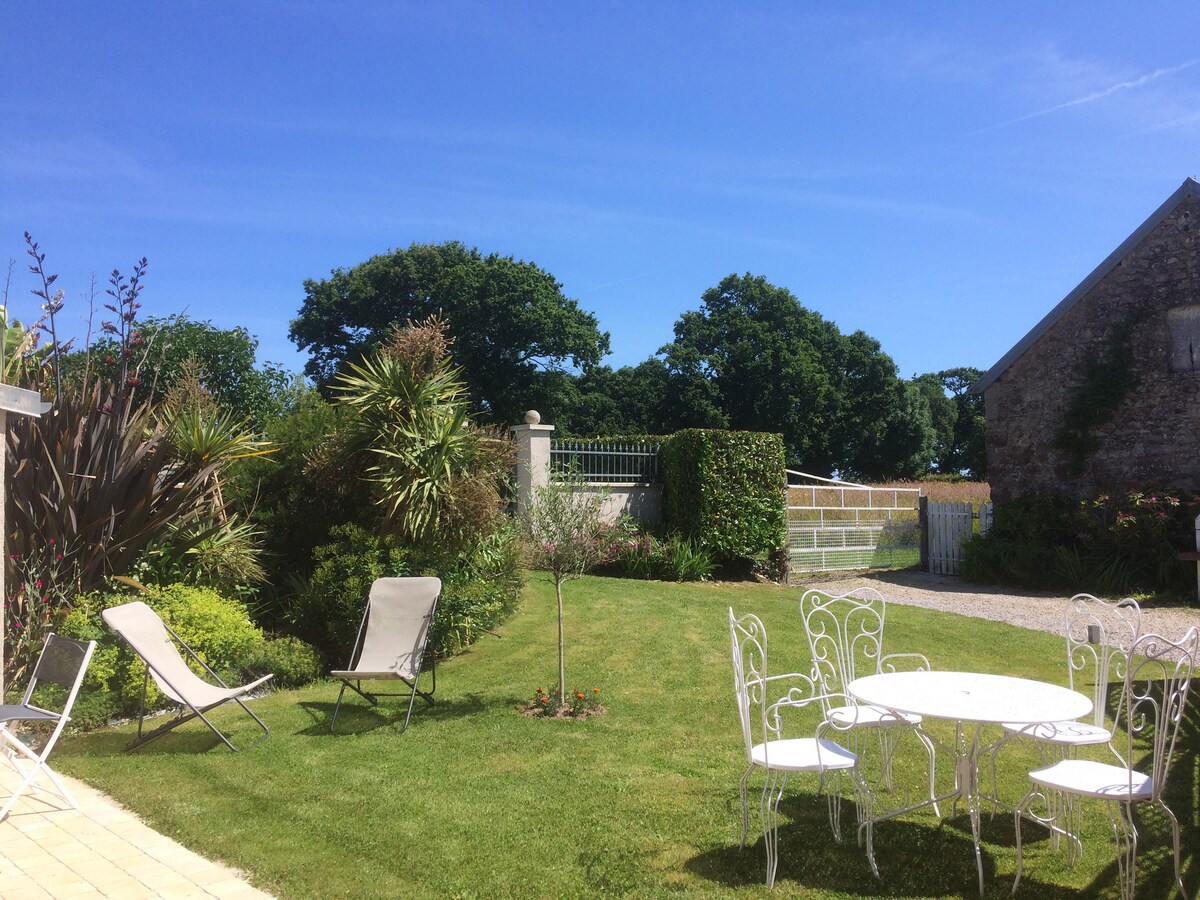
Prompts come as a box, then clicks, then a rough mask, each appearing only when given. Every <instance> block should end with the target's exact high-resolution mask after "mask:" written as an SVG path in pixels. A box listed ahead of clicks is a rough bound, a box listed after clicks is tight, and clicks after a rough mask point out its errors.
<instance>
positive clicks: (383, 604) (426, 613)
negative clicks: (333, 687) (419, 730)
mask: <svg viewBox="0 0 1200 900" xmlns="http://www.w3.org/2000/svg"><path fill="white" fill-rule="evenodd" d="M441 592H442V582H441V579H439V578H379V579H376V581H375V583H374V584H372V585H371V595H370V597H369V598H368V599H367V608H366V610H365V611H364V612H363V618H362V623H361V624H360V625H359V626H358V637H357V638H356V639H355V641H354V652H353V653H352V654H351V656H350V665H349V668H347V669H345V670H342V671H337V672H331V673H330V674H331V675H333V677H334V678H340V679H341V680H342V689H341V690H340V691H338V698H337V705H336V706H335V707H334V708H333V718H332V719H331V720H330V722H329V730H330V731H333V726H334V723H335V722H337V717H338V711H339V710H340V709H341V708H342V697H343V695H344V694H345V693H346V688H350V690H352V691H355V692H356V693H358V694H360V695H361V696H363V697H364V698H366V700H367V701H368V702H370V704H371V705H372V706H375V705H377V703H378V698H379V697H408V714H407V715H406V716H405V717H404V727H403V728H401V729H400V733H401V734H403V733H404V730H405V729H406V728H408V722H409V720H410V719H411V718H412V714H413V704H415V703H416V702H417V697H418V696H420V698H421V699H422V700H424V701H425V702H426V703H428V704H429V705H430V706H432V705H433V692H434V691H436V690H437V664H436V662H435V663H434V665H433V666H431V667H430V668H431V669H432V670H433V671H432V678H433V683H432V686H431V687H430V688H429V691H428V693H427V692H425V691H422V690H421V689H420V688H418V687H417V682H418V681H419V680H420V677H421V663H422V662H423V661H424V659H425V645H426V644H427V643H428V641H429V625H430V623H431V622H432V621H433V613H434V610H435V609H437V601H438V595H440V594H441ZM431 658H432V657H431ZM396 679H399V680H400V681H402V682H404V683H405V684H406V685H407V686H408V688H409V693H396V694H383V693H379V692H372V691H367V690H363V687H362V682H364V681H390V680H396ZM352 682H353V683H352Z"/></svg>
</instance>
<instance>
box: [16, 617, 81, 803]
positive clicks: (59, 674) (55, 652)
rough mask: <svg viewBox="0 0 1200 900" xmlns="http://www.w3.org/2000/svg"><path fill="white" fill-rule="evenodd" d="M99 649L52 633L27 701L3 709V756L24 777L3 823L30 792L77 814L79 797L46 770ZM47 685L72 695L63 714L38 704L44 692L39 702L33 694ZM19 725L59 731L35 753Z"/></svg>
mask: <svg viewBox="0 0 1200 900" xmlns="http://www.w3.org/2000/svg"><path fill="white" fill-rule="evenodd" d="M95 649H96V642H95V641H88V642H87V643H80V642H79V641H72V640H69V639H67V638H64V637H59V636H58V635H57V634H53V633H51V634H50V635H49V636H47V638H46V643H45V645H44V646H43V647H42V652H41V655H40V656H39V657H38V661H37V665H36V666H34V669H33V677H32V678H30V679H29V684H28V686H27V687H26V688H25V696H24V697H22V699H21V702H20V703H19V704H15V705H8V706H0V741H3V748H4V756H5V758H6V759H8V761H9V763H10V764H11V765H12V767H13V768H14V769H16V770H17V774H18V775H20V776H21V781H20V783H19V784H18V785H17V788H16V790H14V791H13V793H12V796H11V797H9V798H8V801H7V802H6V803H5V804H4V807H3V809H0V821H3V820H4V819H5V817H7V816H8V814H9V811H10V810H12V807H13V804H14V803H16V802H17V798H18V797H20V796H21V795H22V794H23V793H25V791H26V790H35V791H41V792H43V793H47V794H52V795H54V796H57V797H60V798H61V799H63V800H65V801H66V802H67V803H68V804H70V806H71V808H72V809H78V808H79V804H78V803H76V802H75V798H74V797H72V796H71V792H70V791H69V790H67V786H66V785H65V784H63V782H62V779H61V778H59V777H58V775H57V774H55V772H54V770H53V769H51V768H50V767H49V766H48V765H46V757H48V756H49V755H50V751H51V750H53V749H54V745H55V744H56V743H58V737H59V735H60V734H62V730H63V728H64V727H65V726H66V724H67V722H68V720H69V718H70V714H71V707H72V706H74V705H75V698H76V696H78V694H79V686H80V685H81V684H82V683H83V676H84V674H85V673H86V672H87V667H88V663H89V662H91V659H92V651H94V650H95ZM43 682H44V683H47V684H55V685H58V686H59V687H60V688H64V689H66V691H67V696H66V700H65V701H64V702H63V703H62V708H61V709H59V710H57V711H55V710H52V709H47V708H46V707H43V706H40V705H38V703H37V702H35V701H37V700H38V699H39V698H40V697H41V693H38V696H37V697H35V696H34V695H35V693H37V691H38V686H39V685H40V684H42V683H43ZM42 693H44V691H43V692H42ZM43 702H44V701H43ZM56 705H57V704H56ZM14 722H47V723H53V724H54V727H53V729H52V730H51V732H50V735H49V737H47V738H46V739H45V740H44V741H43V742H42V744H41V746H40V747H38V748H36V749H35V748H34V747H33V746H32V743H33V742H32V741H30V740H29V739H28V738H26V739H25V740H22V737H23V736H24V735H22V736H21V737H19V736H18V735H17V734H15V733H14V732H13V730H12V729H11V728H10V727H9V726H10V725H12V724H13V723H14ZM40 775H45V776H46V777H47V778H48V779H49V780H50V782H51V783H52V784H53V785H54V787H55V788H57V790H52V789H51V788H48V787H45V786H44V785H41V784H39V783H38V776H40Z"/></svg>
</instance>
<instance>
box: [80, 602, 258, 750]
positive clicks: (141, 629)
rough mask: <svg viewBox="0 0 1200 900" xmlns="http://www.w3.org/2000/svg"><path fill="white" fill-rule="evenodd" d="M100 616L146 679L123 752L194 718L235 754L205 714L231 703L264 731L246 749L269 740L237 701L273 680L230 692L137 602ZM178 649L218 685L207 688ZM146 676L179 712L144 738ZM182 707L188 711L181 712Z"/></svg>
mask: <svg viewBox="0 0 1200 900" xmlns="http://www.w3.org/2000/svg"><path fill="white" fill-rule="evenodd" d="M100 617H101V618H102V619H103V620H104V624H105V625H107V626H108V627H109V628H111V629H112V630H113V631H115V632H116V633H117V634H119V635H120V636H121V637H122V638H124V639H125V642H126V643H127V644H129V646H130V647H132V648H133V650H134V652H135V653H137V655H138V656H140V657H141V658H142V660H143V661H144V662H145V663H146V676H145V679H144V680H143V681H142V708H141V713H140V715H139V716H138V736H137V738H136V739H135V740H134V741H133V742H132V743H131V744H130V745H129V746H128V747H126V748H125V749H126V750H132V749H133V748H134V747H140V746H141V745H142V744H145V743H147V742H149V741H152V740H154V739H155V738H156V737H160V736H161V735H163V734H166V733H167V732H168V731H170V730H171V729H172V728H175V727H176V726H179V725H182V724H183V723H184V722H189V721H191V720H192V719H195V718H197V717H199V718H200V720H201V721H202V722H204V724H205V725H207V726H208V727H209V728H210V729H211V730H212V732H213V734H215V735H216V736H217V737H219V738H220V739H221V740H222V741H224V742H225V746H227V747H228V748H229V749H230V750H233V751H234V752H237V747H235V746H233V744H232V743H231V742H230V740H229V738H227V737H226V736H225V735H224V734H222V733H221V731H220V729H218V728H217V727H216V726H215V725H213V723H212V722H210V721H209V720H208V718H207V717H206V716H205V715H204V714H205V713H206V712H208V711H209V710H211V709H214V708H216V707H218V706H220V705H221V704H222V703H228V702H229V701H230V700H232V701H233V702H235V703H236V704H237V705H238V706H240V707H241V708H242V709H244V710H245V711H246V713H247V715H249V716H250V718H252V719H253V720H254V721H255V722H257V723H258V724H259V727H260V728H262V730H263V736H262V737H260V738H259V739H258V740H257V741H255V742H254V744H252V745H251V746H257V745H258V744H261V743H262V742H263V741H265V740H266V739H267V737H268V735H270V733H271V731H270V729H268V728H267V726H266V725H265V724H264V723H263V720H262V719H260V718H259V717H258V716H256V715H255V714H254V713H253V712H251V711H250V707H248V706H246V704H245V703H243V702H242V698H243V697H245V696H246V695H247V694H249V693H251V692H252V691H254V690H255V689H256V688H258V687H261V686H262V685H263V684H266V683H267V682H268V681H270V680H271V679H272V678H274V677H275V676H274V675H264V676H263V677H262V678H260V679H258V680H257V681H254V682H251V683H250V684H245V685H242V686H241V687H232V688H231V687H229V686H228V685H226V684H225V682H223V681H222V680H221V679H220V678H219V677H218V676H217V673H216V672H214V671H213V670H212V669H210V668H209V667H208V664H207V663H205V662H204V660H202V659H201V658H200V657H199V656H197V655H196V654H195V653H194V652H193V651H192V648H191V647H189V646H188V645H187V644H185V643H184V642H183V640H182V639H181V638H180V637H179V635H177V634H176V633H175V632H174V631H172V630H171V628H170V626H168V625H167V624H166V623H165V622H164V621H163V620H162V619H160V618H159V617H158V613H156V612H155V611H154V610H152V609H151V608H150V607H149V606H147V605H146V604H145V603H142V602H141V601H135V602H133V603H126V604H124V605H123V606H114V607H112V608H111V609H106V610H104V612H102V613H101V614H100ZM176 644H178V646H176ZM180 647H182V648H183V649H184V650H186V651H187V653H188V655H189V656H190V657H191V658H192V659H194V660H195V661H196V662H198V663H199V664H200V665H201V666H203V668H204V670H205V671H206V672H207V673H208V674H209V675H210V676H212V678H213V680H214V681H216V682H217V683H216V684H215V685H214V684H209V683H208V682H207V681H205V680H204V679H203V678H201V677H200V676H199V675H197V674H196V673H195V672H193V671H192V670H191V668H190V667H189V666H188V664H187V662H186V661H185V660H184V658H183V657H182V656H181V655H180V653H179V648H180ZM151 675H153V676H154V681H155V683H156V684H157V685H158V689H159V690H160V691H162V692H163V693H164V694H166V695H167V696H168V697H170V698H171V699H172V700H174V701H175V702H176V703H178V704H179V707H180V708H179V715H178V716H176V717H175V718H174V719H172V720H171V721H170V722H167V723H166V724H165V725H160V726H159V727H158V728H155V729H154V730H153V731H151V732H148V733H147V734H145V735H143V734H142V723H143V722H144V721H145V719H146V687H147V684H148V681H149V678H150V676H151ZM184 707H186V708H187V709H189V710H191V712H190V713H185V712H184Z"/></svg>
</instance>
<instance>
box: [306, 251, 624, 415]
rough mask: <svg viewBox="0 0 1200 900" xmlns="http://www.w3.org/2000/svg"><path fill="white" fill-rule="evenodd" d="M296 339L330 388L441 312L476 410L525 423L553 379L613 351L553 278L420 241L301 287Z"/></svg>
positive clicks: (309, 367) (312, 370)
mask: <svg viewBox="0 0 1200 900" xmlns="http://www.w3.org/2000/svg"><path fill="white" fill-rule="evenodd" d="M304 293H305V297H304V303H303V306H302V307H301V309H300V314H299V315H298V316H297V317H296V319H295V320H293V322H292V324H291V329H290V332H289V334H290V337H291V339H292V340H293V341H294V342H295V343H296V345H297V346H299V347H300V349H302V350H307V351H309V353H310V354H311V359H310V360H309V362H308V363H307V364H306V366H305V372H306V373H307V374H308V375H310V376H311V377H313V378H314V379H315V380H317V381H318V382H319V383H321V384H329V383H330V382H331V381H332V380H333V378H334V376H335V375H336V374H337V372H338V371H339V370H341V369H342V368H343V366H344V364H347V363H357V362H359V360H361V359H362V357H363V355H364V354H365V353H367V352H369V351H371V350H372V349H374V348H376V347H378V346H379V344H380V343H381V342H382V341H383V340H384V338H385V337H386V336H387V335H388V334H389V333H390V332H391V330H392V329H393V328H395V327H398V326H403V325H404V324H405V323H406V322H410V321H413V322H415V321H423V320H426V319H429V318H430V317H432V316H436V315H439V314H440V315H441V316H442V317H443V318H444V319H445V321H446V323H447V325H448V327H449V335H450V337H451V338H452V341H453V343H452V348H453V349H452V353H453V361H454V364H455V365H456V366H460V367H461V368H462V370H463V374H464V377H465V379H466V381H467V384H468V387H469V391H470V398H471V401H472V404H473V406H474V407H475V409H476V411H478V412H482V413H484V414H485V415H486V416H487V417H488V418H489V419H491V420H492V421H494V422H497V423H499V424H512V423H513V422H516V421H519V416H520V414H521V413H522V412H524V410H526V409H528V408H530V406H532V405H533V404H534V402H535V401H536V399H537V398H538V397H540V396H543V395H545V394H546V393H547V388H546V386H545V385H544V384H542V382H543V381H544V380H545V376H546V375H547V374H551V375H553V374H555V372H556V370H561V369H563V368H565V367H566V366H567V365H568V364H570V365H574V366H576V367H579V368H582V369H584V370H586V369H588V368H589V367H591V366H593V365H595V364H597V363H598V362H599V361H600V359H601V358H602V357H603V356H604V355H605V354H606V353H608V333H607V332H601V331H600V329H599V326H598V323H597V321H596V317H595V316H594V315H592V314H591V313H588V312H585V311H584V310H582V309H580V308H579V304H578V302H577V301H575V300H572V299H570V298H568V297H566V296H565V295H564V294H563V292H562V285H560V284H559V283H558V282H557V281H556V280H555V279H554V277H553V276H552V275H551V274H550V273H549V272H546V271H544V270H543V269H540V268H538V267H537V266H536V265H534V264H533V263H529V262H524V261H519V260H515V259H513V258H512V257H510V256H500V255H498V254H495V253H493V254H490V255H488V256H484V255H483V254H481V253H480V252H479V251H478V250H476V249H473V248H471V249H468V248H467V247H465V246H464V245H463V244H461V243H458V242H457V241H451V242H449V243H444V244H413V245H412V246H410V247H409V248H408V249H406V250H394V251H391V252H389V253H386V254H384V255H381V256H374V257H372V258H371V259H368V260H367V261H366V262H363V263H360V264H359V265H357V266H354V267H353V268H351V269H335V270H334V271H333V272H332V273H331V275H330V277H329V278H326V279H321V280H319V281H318V280H313V279H309V280H307V281H305V282H304Z"/></svg>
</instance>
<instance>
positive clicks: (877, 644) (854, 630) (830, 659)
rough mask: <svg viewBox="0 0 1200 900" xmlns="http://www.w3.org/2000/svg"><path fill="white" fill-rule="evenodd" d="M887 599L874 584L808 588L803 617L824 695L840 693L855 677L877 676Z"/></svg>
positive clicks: (814, 671)
mask: <svg viewBox="0 0 1200 900" xmlns="http://www.w3.org/2000/svg"><path fill="white" fill-rule="evenodd" d="M886 613H887V604H886V603H885V602H884V599H883V596H882V595H881V594H880V593H879V591H877V590H875V589H874V588H869V587H862V588H857V589H855V590H853V591H849V592H847V593H845V594H841V595H833V594H827V593H825V592H824V591H820V590H816V589H813V590H808V591H805V592H804V595H803V596H802V597H801V598H800V617H801V618H802V619H803V621H804V631H805V633H806V634H807V635H808V646H809V649H810V650H811V652H812V660H813V677H814V678H815V679H816V680H817V684H818V688H819V690H820V691H821V693H822V694H842V693H844V692H845V690H846V685H848V684H849V683H850V682H851V681H853V680H854V679H855V678H858V677H860V676H862V675H874V674H876V673H877V672H878V671H879V670H880V662H881V660H882V659H883V626H884V617H885V616H886Z"/></svg>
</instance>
